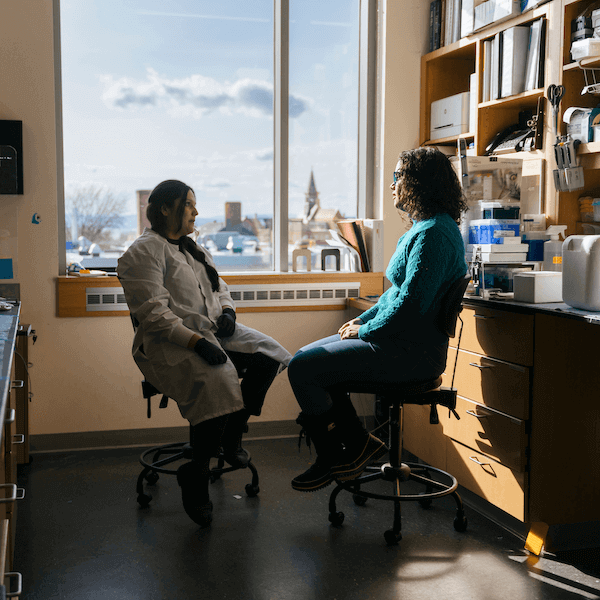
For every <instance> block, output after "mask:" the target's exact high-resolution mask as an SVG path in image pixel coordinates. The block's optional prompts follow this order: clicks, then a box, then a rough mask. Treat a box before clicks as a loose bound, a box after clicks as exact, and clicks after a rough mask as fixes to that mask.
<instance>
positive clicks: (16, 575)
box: [4, 571, 23, 598]
mask: <svg viewBox="0 0 600 600" xmlns="http://www.w3.org/2000/svg"><path fill="white" fill-rule="evenodd" d="M4 577H5V578H6V577H10V578H11V579H12V578H13V577H14V578H15V579H16V580H17V589H16V591H14V592H8V591H7V592H6V597H7V598H14V597H15V596H20V595H21V594H22V593H23V575H21V573H19V572H18V571H9V572H6V573H4ZM8 587H9V588H10V587H12V586H10V585H9V586H8Z"/></svg>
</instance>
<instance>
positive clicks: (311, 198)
mask: <svg viewBox="0 0 600 600" xmlns="http://www.w3.org/2000/svg"><path fill="white" fill-rule="evenodd" d="M304 195H305V201H304V210H303V211H302V217H301V218H290V219H289V243H290V244H294V245H296V246H305V245H309V244H318V245H325V244H326V243H327V242H326V240H328V239H331V234H330V233H329V230H330V229H334V230H337V226H336V223H337V222H338V221H340V220H341V219H343V218H344V216H343V215H342V214H340V212H339V211H338V210H337V209H333V208H321V200H320V198H319V192H318V191H317V186H316V184H315V175H314V172H313V170H312V169H311V170H310V179H309V182H308V189H307V190H306V192H305V193H304Z"/></svg>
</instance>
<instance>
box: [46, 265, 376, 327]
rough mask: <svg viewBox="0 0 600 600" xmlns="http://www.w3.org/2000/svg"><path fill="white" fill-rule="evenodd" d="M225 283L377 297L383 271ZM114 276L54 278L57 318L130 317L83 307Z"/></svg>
mask: <svg viewBox="0 0 600 600" xmlns="http://www.w3.org/2000/svg"><path fill="white" fill-rule="evenodd" d="M222 278H223V279H224V280H225V282H226V283H227V284H228V285H252V284H254V285H262V284H273V283H278V284H308V283H323V282H324V281H326V282H328V283H342V282H346V281H353V282H354V281H355V282H359V283H360V295H361V296H377V295H380V294H382V293H383V279H384V275H383V273H342V272H339V271H316V272H309V273H306V272H304V273H293V272H292V273H271V272H269V273H243V274H226V273H225V274H222ZM120 287H121V283H120V282H119V280H118V279H117V278H116V277H111V276H108V277H78V276H71V275H64V276H60V277H57V279H56V291H57V293H56V298H57V316H58V317H129V311H128V310H112V311H102V310H93V311H90V310H88V309H87V308H86V289H87V288H120ZM345 308H346V304H335V305H330V304H312V305H310V306H307V305H297V306H296V305H290V306H260V307H250V306H247V307H244V306H240V307H238V308H237V312H240V313H244V312H296V311H313V310H344V309H345Z"/></svg>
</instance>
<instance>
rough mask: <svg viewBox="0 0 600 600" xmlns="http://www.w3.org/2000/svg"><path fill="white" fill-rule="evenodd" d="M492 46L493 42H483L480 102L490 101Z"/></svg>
mask: <svg viewBox="0 0 600 600" xmlns="http://www.w3.org/2000/svg"><path fill="white" fill-rule="evenodd" d="M493 44H494V42H493V40H485V41H484V42H483V90H482V94H481V101H482V102H489V101H490V100H491V84H492V52H493V48H492V47H493Z"/></svg>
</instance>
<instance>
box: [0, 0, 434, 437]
mask: <svg viewBox="0 0 600 600" xmlns="http://www.w3.org/2000/svg"><path fill="white" fill-rule="evenodd" d="M415 4H417V3H415V2H411V1H409V0H387V3H385V2H382V3H381V9H380V14H381V17H382V18H381V21H382V23H383V24H384V25H385V21H387V23H388V25H387V26H386V27H385V31H386V32H387V35H388V38H387V41H386V44H385V45H384V48H383V49H384V50H385V51H386V52H388V57H387V60H385V61H384V62H383V63H382V64H383V65H384V67H385V70H384V75H383V76H382V77H380V78H379V79H380V85H381V89H382V90H383V92H384V93H385V97H386V99H388V98H389V100H387V101H386V103H385V110H383V111H380V114H381V115H382V121H381V123H382V129H383V135H381V136H380V139H379V142H378V170H379V173H380V174H381V177H380V178H379V179H380V180H381V181H384V182H388V184H389V181H388V180H389V178H390V174H391V173H392V172H393V168H394V165H395V161H396V156H397V154H398V152H399V151H400V150H401V149H404V148H410V147H414V146H415V145H416V144H417V143H418V139H417V138H418V114H419V111H418V96H419V64H420V55H421V52H422V49H423V48H422V47H423V44H424V41H423V39H424V37H423V36H426V33H427V18H428V11H429V2H428V1H427V2H425V1H424V2H422V3H418V4H419V5H420V4H422V6H416V7H415V6H414V5H415ZM389 23H393V26H390V25H389ZM0 40H2V50H3V57H2V67H1V68H0V118H3V119H19V120H22V121H23V129H24V140H23V147H24V187H25V194H24V195H23V196H2V197H1V199H0V219H1V221H0V222H1V223H2V225H1V226H0V228H7V229H10V231H11V232H12V233H13V235H15V236H16V235H17V232H18V246H17V248H16V250H15V251H14V254H15V255H16V256H14V258H15V259H16V261H17V269H18V271H17V273H16V276H15V281H17V282H18V283H19V284H20V286H21V299H22V302H23V306H22V321H23V322H29V323H31V324H32V325H33V326H34V328H35V329H36V331H37V334H38V340H37V343H36V344H35V346H33V347H32V348H31V352H30V360H31V362H32V363H33V367H32V368H31V371H30V373H31V380H32V390H33V393H34V397H33V401H32V403H31V405H30V415H31V417H30V418H31V431H32V433H33V434H49V433H70V432H84V431H105V430H114V429H130V428H131V429H136V428H143V427H166V426H175V425H182V424H184V423H183V422H182V419H181V417H180V416H179V413H178V412H177V410H176V408H175V407H174V406H171V408H170V409H167V410H166V411H160V412H158V411H154V414H153V418H152V419H151V420H150V421H148V420H147V419H146V416H145V408H144V405H143V399H142V398H141V395H140V374H139V372H138V371H137V368H136V366H135V364H134V363H133V360H132V358H131V354H130V347H131V341H132V330H131V325H130V322H129V320H128V319H127V318H123V317H115V318H85V319H64V318H63V319H59V318H57V317H56V316H55V315H56V291H55V281H54V280H55V277H56V276H57V275H58V269H59V256H58V245H59V242H58V239H59V231H60V228H62V226H63V225H62V222H60V221H61V218H60V217H59V211H58V210H57V206H58V202H59V198H58V195H59V192H58V191H57V190H58V189H60V188H61V185H62V173H59V174H58V175H57V172H58V171H59V168H58V167H57V164H58V163H57V161H58V159H57V151H56V141H57V129H56V125H55V123H56V119H55V109H56V106H55V83H54V81H55V79H54V58H53V57H54V56H55V49H54V41H53V2H52V0H2V3H1V4H0ZM59 141H60V140H59ZM383 174H385V176H384V175H383ZM384 188H387V184H386V185H382V184H380V183H378V187H377V189H376V190H375V198H376V200H375V202H376V211H379V215H383V218H384V219H385V236H386V240H385V251H386V258H388V259H389V257H390V256H391V254H392V252H393V250H394V248H395V244H396V240H397V239H398V237H399V235H400V233H401V232H402V225H401V220H400V219H399V217H398V215H397V213H396V211H395V209H393V207H392V206H391V202H390V194H389V191H388V190H387V189H384ZM34 213H38V214H39V215H40V216H41V222H40V224H37V225H36V224H34V223H32V216H33V214H34ZM352 316H354V313H352V312H350V311H315V312H298V313H274V314H242V315H240V316H239V319H240V322H242V323H244V324H246V325H249V326H251V327H255V328H257V329H260V330H262V331H264V332H265V333H267V334H269V335H271V336H273V337H275V338H277V339H278V340H279V341H280V342H281V343H282V344H284V345H285V346H286V347H287V348H288V350H289V351H290V352H292V353H293V352H295V351H296V350H297V349H298V348H299V347H300V346H302V345H303V344H305V343H308V342H310V341H313V340H314V339H317V338H319V337H323V336H324V335H329V334H330V333H332V332H335V331H336V330H337V328H338V327H339V325H340V324H341V323H342V322H344V321H345V320H347V319H348V318H350V317H352ZM359 408H360V407H359ZM364 409H365V410H366V411H368V410H370V406H365V407H364ZM361 412H363V411H361ZM297 413H298V408H297V405H296V402H295V400H294V397H293V394H292V392H291V389H290V387H289V382H288V379H287V375H286V374H285V373H284V374H282V375H280V376H279V377H278V379H277V380H276V382H275V384H274V385H273V387H272V388H271V390H270V391H269V395H268V397H267V403H266V405H265V409H264V412H263V415H262V416H261V417H260V419H261V420H274V421H277V420H288V419H294V418H295V417H296V415H297Z"/></svg>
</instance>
